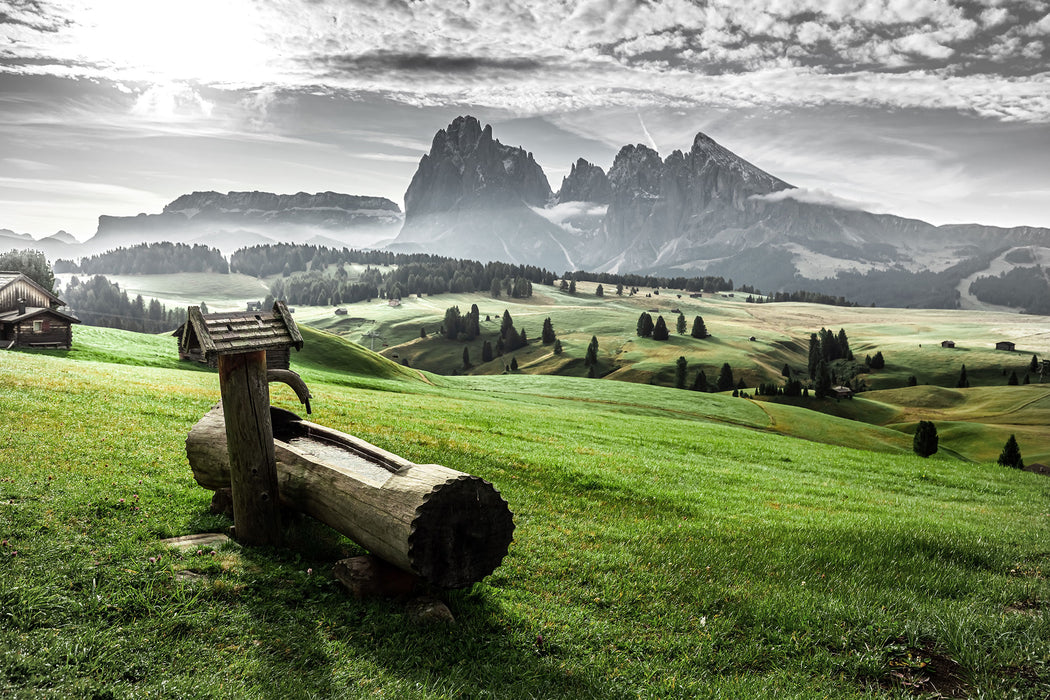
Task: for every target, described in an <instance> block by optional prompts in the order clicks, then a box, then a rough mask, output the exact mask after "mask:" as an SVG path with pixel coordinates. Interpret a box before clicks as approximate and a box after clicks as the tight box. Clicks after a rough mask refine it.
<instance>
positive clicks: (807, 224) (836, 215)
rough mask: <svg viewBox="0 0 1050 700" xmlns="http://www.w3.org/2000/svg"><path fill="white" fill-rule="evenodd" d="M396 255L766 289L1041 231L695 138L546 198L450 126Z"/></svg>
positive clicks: (495, 146) (909, 265)
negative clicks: (912, 213)
mask: <svg viewBox="0 0 1050 700" xmlns="http://www.w3.org/2000/svg"><path fill="white" fill-rule="evenodd" d="M392 246H393V247H395V248H401V249H412V250H423V249H426V250H428V251H429V252H436V253H442V254H448V255H456V256H467V257H481V258H483V259H485V258H492V259H503V260H507V261H510V262H531V263H534V264H539V265H543V266H546V267H550V268H552V269H555V270H573V269H587V270H591V271H605V272H621V273H622V272H639V273H653V274H661V275H672V276H678V275H684V276H694V275H699V274H720V275H723V276H728V277H733V278H735V279H737V280H747V281H750V282H753V283H755V284H761V285H763V286H764V287H766V288H778V287H783V286H785V285H790V284H792V283H795V284H797V283H799V282H800V281H806V280H820V279H823V278H829V277H834V276H835V275H836V273H838V272H857V273H868V272H871V271H873V270H875V271H880V270H881V271H889V270H902V271H908V272H921V271H930V272H939V271H943V270H945V269H946V268H949V267H951V266H953V265H957V264H958V263H960V262H961V261H966V260H972V259H975V258H982V259H983V258H988V257H990V256H994V255H995V254H997V253H1000V252H1002V251H1004V250H1006V249H1009V248H1012V247H1017V246H1034V247H1040V248H1050V229H1044V228H1032V227H1018V228H1009V229H1004V228H997V227H993V226H981V225H975V224H973V225H950V226H934V225H932V224H929V223H926V222H923V221H919V220H916V219H906V218H902V217H898V216H892V215H887V214H873V213H870V212H866V211H862V210H859V209H856V208H852V207H849V206H841V205H836V204H834V203H828V202H821V201H814V197H813V193H811V192H809V191H807V190H802V189H799V188H797V187H794V186H793V185H791V184H789V183H787V182H785V181H783V180H781V179H780V178H778V177H776V176H774V175H771V174H769V173H767V172H765V171H764V170H761V169H760V168H758V167H756V166H755V165H753V164H752V163H749V162H748V161H746V160H744V159H743V158H741V157H739V156H737V155H736V154H734V153H732V152H730V151H729V150H727V149H726V148H724V147H722V146H721V145H719V144H718V143H716V142H715V141H714V140H713V139H711V138H710V137H709V136H707V135H705V134H703V133H700V134H697V135H696V138H695V139H694V141H693V144H692V147H691V148H690V149H689V150H688V151H684V152H683V151H680V150H675V151H673V152H672V153H671V154H669V155H668V156H667V157H665V158H661V156H660V154H659V153H657V152H656V151H655V150H653V149H651V148H649V147H647V146H644V145H641V144H638V145H627V146H624V147H623V148H621V149H620V151H619V153H618V154H617V155H616V158H615V159H614V161H613V163H612V166H611V167H610V169H609V170H608V172H606V171H604V170H603V169H602V168H601V167H599V166H597V165H594V164H592V163H589V162H587V161H586V160H583V159H579V160H577V161H576V162H575V163H574V164H573V165H572V167H571V170H570V173H569V175H568V176H566V177H565V178H564V180H563V181H562V184H561V187H560V189H559V190H558V191H557V192H554V191H552V190H551V189H550V187H549V186H548V184H547V179H546V177H545V176H544V174H543V171H542V169H541V168H540V166H539V165H538V164H536V163H535V161H534V160H533V159H532V155H531V154H530V153H527V152H526V151H525V150H523V149H522V148H520V147H510V146H504V145H503V144H501V143H500V142H499V141H498V140H494V138H493V136H492V130H491V127H488V126H486V127H484V128H482V127H481V125H480V124H479V122H478V121H477V120H476V119H474V118H473V117H459V118H457V119H456V120H455V121H453V122H452V123H451V124H450V125H449V126H448V127H447V128H445V129H442V130H440V131H439V132H438V133H437V135H436V136H435V137H434V141H433V145H432V147H431V150H430V152H429V153H428V154H427V155H424V156H423V158H422V159H421V161H420V164H419V168H418V169H417V171H416V174H415V177H414V178H413V179H412V183H411V184H410V185H409V188H408V191H407V192H406V194H405V224H404V227H403V228H402V230H401V233H400V234H399V235H398V237H397V238H396V239H395V240H394V243H393V244H392Z"/></svg>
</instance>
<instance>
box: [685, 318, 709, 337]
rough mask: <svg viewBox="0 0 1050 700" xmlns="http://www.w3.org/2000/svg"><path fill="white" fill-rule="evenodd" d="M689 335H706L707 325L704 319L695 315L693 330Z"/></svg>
mask: <svg viewBox="0 0 1050 700" xmlns="http://www.w3.org/2000/svg"><path fill="white" fill-rule="evenodd" d="M689 335H691V336H693V337H694V338H706V337H707V336H708V333H707V326H705V325H704V319H703V318H702V317H700V316H697V317H696V318H694V319H693V331H692V333H690V334H689Z"/></svg>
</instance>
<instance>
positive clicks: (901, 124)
mask: <svg viewBox="0 0 1050 700" xmlns="http://www.w3.org/2000/svg"><path fill="white" fill-rule="evenodd" d="M463 114H471V115H474V116H476V117H477V118H478V119H480V120H481V121H482V122H483V123H488V124H491V125H492V127H493V134H494V136H495V137H496V138H497V139H499V140H500V141H502V142H503V143H505V144H507V145H512V146H519V145H520V146H522V147H523V148H525V149H526V150H528V151H531V152H533V154H534V156H535V158H536V160H537V161H538V162H539V163H540V165H541V166H543V168H544V170H545V172H546V173H547V177H548V179H549V180H550V183H551V186H552V187H553V188H554V189H555V190H557V189H558V187H559V185H560V183H561V178H562V177H563V176H564V175H566V174H567V173H568V171H569V168H570V165H571V164H572V163H573V162H575V160H576V159H577V158H579V157H583V158H586V159H587V160H589V161H591V162H593V163H595V164H597V165H599V166H601V167H603V168H605V169H606V170H608V168H609V166H610V165H611V164H612V162H613V158H614V157H615V155H616V153H617V151H618V150H619V149H620V148H621V147H622V146H623V145H626V144H629V143H642V144H646V145H648V146H650V147H653V148H656V149H657V150H658V151H659V152H660V153H661V154H662V155H664V156H666V155H668V154H669V153H670V152H671V151H672V150H674V149H682V150H687V149H688V148H689V147H690V145H691V144H692V140H693V137H694V136H695V135H696V133H697V132H701V131H702V132H704V133H706V134H707V135H708V136H710V137H711V138H713V139H714V140H716V141H717V142H719V143H721V144H722V145H723V146H725V147H726V148H729V149H730V150H732V151H734V152H735V153H737V154H738V155H740V156H741V157H743V158H745V159H746V160H748V161H750V162H752V163H754V164H755V165H757V166H758V167H760V168H762V169H763V170H766V171H767V172H769V173H771V174H773V175H775V176H777V177H779V178H781V179H783V180H785V181H787V182H789V183H791V184H793V185H796V186H797V187H799V188H801V190H800V196H805V197H807V198H808V199H810V200H811V201H820V200H822V199H830V200H832V201H836V202H840V203H846V204H847V205H851V206H856V207H861V208H865V209H868V210H871V211H878V212H887V213H894V214H898V215H901V216H908V217H915V218H920V219H924V220H926V221H930V222H932V223H935V224H945V223H965V222H976V223H984V224H991V225H999V226H1020V225H1031V226H1044V227H1050V206H1048V205H1050V168H1048V167H1047V162H1048V160H1050V158H1048V156H1050V0H754V1H753V2H740V1H736V0H732V1H731V0H668V1H667V2H659V1H655V0H653V1H643V0H583V1H580V2H568V1H551V2H529V3H523V2H520V0H478V1H473V0H464V1H459V2H455V1H449V2H429V1H427V0H366V1H361V2H356V1H354V0H343V1H341V2H325V1H323V0H178V1H175V0H150V1H149V2H143V1H142V0H128V1H125V0H55V1H45V0H0V228H8V229H12V230H14V231H16V232H20V233H30V234H32V235H34V236H36V237H41V236H44V235H49V234H52V233H54V232H56V231H58V230H65V231H68V232H70V233H72V234H73V235H74V236H76V237H77V238H79V239H81V240H84V239H87V238H89V237H90V236H91V235H93V234H94V232H95V228H96V225H97V218H98V216H99V215H100V214H108V215H114V216H133V215H135V214H138V213H140V212H146V213H157V212H159V211H161V209H162V208H163V206H164V205H165V204H166V203H168V202H170V201H172V200H174V199H175V198H176V197H178V196H179V195H181V194H185V193H188V192H192V191H198V190H217V191H221V192H226V191H231V190H263V191H270V192H277V193H293V192H299V191H305V192H322V191H329V190H331V191H336V192H344V193H348V194H358V195H379V196H385V197H388V198H390V199H392V200H393V201H395V202H396V203H398V205H399V206H403V196H404V192H405V189H406V188H407V187H408V183H409V181H410V180H411V178H412V174H413V173H414V172H415V169H416V165H417V164H418V162H419V158H420V157H421V156H422V155H423V153H425V152H427V151H428V150H429V146H430V143H431V140H432V139H433V136H434V133H435V132H436V131H437V130H438V129H441V128H443V127H445V126H447V125H448V124H449V123H450V122H451V121H452V120H453V119H454V118H455V117H456V116H459V115H463Z"/></svg>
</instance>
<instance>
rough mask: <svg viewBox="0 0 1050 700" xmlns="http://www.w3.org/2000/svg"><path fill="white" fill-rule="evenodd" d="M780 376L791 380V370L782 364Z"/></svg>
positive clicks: (785, 364)
mask: <svg viewBox="0 0 1050 700" xmlns="http://www.w3.org/2000/svg"><path fill="white" fill-rule="evenodd" d="M780 376H781V377H787V378H788V379H791V368H790V367H788V365H787V363H784V369H782V370H780Z"/></svg>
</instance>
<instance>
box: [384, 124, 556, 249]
mask: <svg viewBox="0 0 1050 700" xmlns="http://www.w3.org/2000/svg"><path fill="white" fill-rule="evenodd" d="M552 198H553V193H552V192H551V188H550V185H549V184H548V182H547V176H546V175H545V174H544V173H543V169H542V168H541V167H540V166H539V165H538V164H537V163H536V161H535V160H534V159H533V157H532V154H531V153H528V152H526V151H525V150H524V149H522V148H518V147H514V146H505V145H503V144H502V143H500V142H499V141H498V140H496V139H494V138H493V137H492V127H491V126H488V125H486V126H485V127H482V126H481V124H480V122H478V120H477V119H475V118H474V117H469V116H467V117H457V118H456V119H455V120H454V121H453V122H452V123H451V124H449V125H448V127H447V128H445V129H441V130H439V131H438V132H437V133H436V134H435V135H434V141H433V144H432V145H431V148H430V152H429V153H428V154H426V155H424V156H423V158H422V159H421V160H420V161H419V167H418V168H417V170H416V173H415V175H414V176H413V178H412V182H411V184H409V186H408V190H407V191H406V192H405V224H404V226H403V227H402V229H401V232H400V233H399V234H398V236H397V238H396V239H395V240H394V242H393V243H392V244H391V246H390V247H391V248H392V249H394V250H402V251H425V252H432V253H438V254H441V255H449V256H456V257H464V258H471V259H478V260H504V261H507V262H515V263H530V264H534V265H541V266H549V267H553V268H554V269H565V268H566V267H575V263H574V262H573V260H572V258H571V255H570V254H569V253H568V251H570V250H571V249H574V248H575V247H576V244H575V243H574V242H573V241H572V240H570V239H571V237H572V233H571V232H570V231H568V230H567V229H566V228H565V227H562V226H559V225H558V224H556V223H554V222H552V221H550V220H548V219H547V218H544V216H541V215H540V214H539V213H537V211H542V210H543V209H544V207H546V206H547V205H548V204H549V203H550V202H551V200H552Z"/></svg>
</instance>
